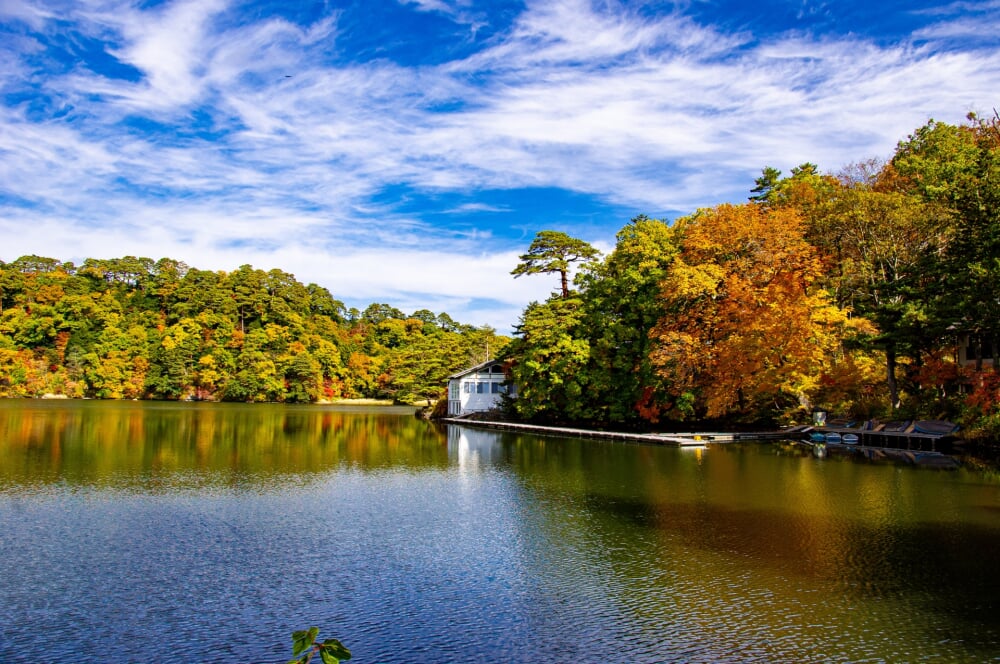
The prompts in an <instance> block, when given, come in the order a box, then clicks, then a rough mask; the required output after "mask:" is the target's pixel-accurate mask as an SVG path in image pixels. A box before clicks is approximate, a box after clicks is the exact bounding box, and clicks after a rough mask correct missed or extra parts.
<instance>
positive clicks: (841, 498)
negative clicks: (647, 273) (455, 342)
mask: <svg viewBox="0 0 1000 664" xmlns="http://www.w3.org/2000/svg"><path fill="white" fill-rule="evenodd" d="M0 464H2V465H0V557H2V558H3V560H4V561H5V567H4V571H3V572H2V578H0V660H2V661H29V659H37V657H35V655H37V652H36V651H35V646H36V639H37V634H38V633H59V634H60V638H59V639H58V640H56V641H57V644H56V645H54V646H53V648H54V650H53V651H52V652H50V653H49V654H51V655H52V658H51V659H58V657H68V656H70V655H72V654H73V651H72V648H73V647H77V644H81V643H83V644H84V645H83V646H81V647H82V648H83V651H82V654H81V657H80V658H79V659H81V660H83V661H162V660H166V659H171V657H165V656H164V655H163V653H164V652H168V653H170V654H171V656H172V658H173V659H179V660H185V661H200V660H202V659H204V658H205V655H206V653H208V652H209V650H208V646H209V645H210V644H212V643H215V642H216V639H217V637H218V633H219V625H220V624H221V625H225V626H226V627H227V628H228V629H231V630H233V631H234V632H238V633H240V634H242V635H244V636H245V637H246V640H245V641H242V642H239V643H232V644H227V649H228V650H227V651H226V654H227V655H231V659H232V660H233V661H268V662H278V661H287V655H288V647H287V632H288V631H290V630H291V629H294V628H298V627H301V626H304V625H307V624H318V625H320V626H322V627H323V628H324V632H325V633H326V632H332V633H334V634H336V635H338V636H340V637H342V638H343V639H344V640H345V641H346V642H347V643H348V645H349V646H350V647H351V648H352V650H353V651H354V652H355V661H359V662H366V661H367V662H374V661H421V662H453V661H496V660H500V659H513V660H523V661H532V660H541V661H581V662H589V661H593V662H597V661H628V662H660V661H862V660H875V661H915V660H922V659H935V660H943V661H982V660H987V659H990V658H995V654H996V653H997V652H1000V612H998V611H997V610H996V609H997V606H996V601H997V600H996V599H995V598H996V597H998V596H1000V570H998V569H997V568H996V565H995V564H994V558H992V557H991V555H990V553H991V552H992V551H995V550H998V547H1000V485H998V482H997V481H996V480H995V479H990V477H984V476H981V475H976V474H974V473H969V472H965V471H961V472H950V473H943V472H934V471H927V470H918V469H914V468H900V467H893V466H879V465H869V464H858V463H849V462H843V461H838V460H830V459H827V460H817V459H813V458H812V457H809V456H798V455H795V454H791V453H789V452H788V450H786V449H784V448H782V447H781V446H780V445H771V444H766V445H731V446H709V447H707V448H705V449H700V450H678V449H671V448H662V447H655V446H643V445H626V444H620V443H607V442H602V441H593V440H577V439H563V438H544V437H538V436H528V435H518V434H511V433H495V432H491V431H485V430H480V429H470V428H465V427H454V426H450V427H445V428H438V427H435V426H433V425H429V424H427V423H425V422H422V421H420V420H417V419H416V418H414V417H413V416H412V413H410V412H408V411H386V410H364V409H362V410H345V409H335V408H323V407H302V408H297V407H292V408H289V407H281V406H260V405H254V406H244V405H225V404H132V403H85V404H80V403H74V404H65V403H57V404H52V403H44V402H5V403H0ZM12 570H17V573H16V574H14V573H13V572H12ZM71 644H72V645H71ZM59 648H64V649H65V650H59ZM29 655H31V658H29ZM43 659H44V658H43Z"/></svg>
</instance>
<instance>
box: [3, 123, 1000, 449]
mask: <svg viewBox="0 0 1000 664" xmlns="http://www.w3.org/2000/svg"><path fill="white" fill-rule="evenodd" d="M755 184H756V186H755V187H753V189H752V190H751V191H750V192H748V193H749V194H750V195H749V198H748V200H747V201H746V202H745V203H742V204H724V205H719V206H716V207H713V208H706V209H701V210H698V211H696V212H694V213H693V214H691V215H689V216H686V217H682V218H679V219H676V220H674V221H672V222H667V221H661V220H657V219H651V218H648V217H646V216H643V215H640V216H637V217H635V218H634V219H632V220H631V221H630V222H629V223H628V224H626V225H625V226H624V227H623V228H622V229H621V230H620V231H619V232H618V234H617V238H616V245H615V247H614V249H613V250H612V251H611V252H610V253H609V254H608V255H606V256H603V255H601V254H600V253H599V252H598V251H597V250H596V249H595V248H594V247H592V246H591V245H589V244H588V243H586V242H584V241H582V240H578V239H576V238H573V237H570V236H569V235H567V234H565V233H562V232H557V231H541V232H539V233H538V234H537V236H536V237H535V240H534V242H533V243H532V244H531V246H530V248H529V249H528V251H527V253H525V254H523V255H522V256H521V259H520V260H521V262H520V263H519V264H518V265H516V266H514V268H513V272H512V274H513V275H514V277H515V278H517V277H520V276H524V275H532V274H547V275H552V278H553V279H554V280H555V279H556V278H558V287H557V288H556V290H555V291H554V292H553V294H552V295H551V296H550V297H549V298H548V299H547V300H545V301H544V302H532V303H531V304H529V305H528V306H527V307H526V309H525V310H524V311H523V313H522V315H521V318H520V320H519V322H518V324H517V327H516V333H515V335H514V338H513V339H510V338H508V337H505V336H501V335H497V334H496V332H495V331H494V330H493V329H491V328H488V327H484V328H477V327H473V326H469V325H463V324H460V323H457V322H456V321H454V320H452V319H451V317H450V316H448V315H447V314H445V313H441V314H435V313H433V312H431V311H428V310H420V311H416V312H414V313H412V314H409V315H407V314H404V313H403V312H401V311H399V310H398V309H395V308H394V307H391V306H389V305H387V304H372V305H371V306H369V307H368V308H366V309H365V310H364V311H361V312H359V311H357V310H356V309H351V310H347V309H345V307H344V305H343V303H342V302H340V301H338V300H336V299H335V298H334V297H333V296H332V295H331V294H330V292H328V291H327V290H326V289H324V288H321V287H319V286H317V285H316V284H308V285H303V284H302V283H300V282H298V281H297V280H296V279H295V277H294V276H293V275H291V274H288V273H286V272H283V271H281V270H278V269H272V270H270V271H266V272H265V271H263V270H260V269H254V268H253V267H251V266H249V265H243V266H241V267H240V268H239V269H237V270H235V271H233V272H228V273H227V272H223V271H217V272H213V271H206V270H199V269H196V268H191V267H189V266H187V265H185V264H184V263H182V262H180V261H177V260H172V259H168V258H162V259H159V260H156V261H153V260H152V259H148V258H136V257H132V256H127V257H124V258H118V259H87V260H85V261H84V262H83V264H82V265H79V266H77V265H73V264H72V263H64V262H60V261H58V260H57V259H53V258H45V257H40V256H22V257H21V258H18V259H16V260H14V261H12V262H10V263H4V262H0V396H4V397H34V396H42V395H45V394H50V395H51V394H55V395H66V396H70V397H92V398H102V399H143V398H152V399H185V400H203V399H204V400H226V401H242V402H252V401H276V402H290V403H296V402H316V401H324V400H334V399H338V398H358V397H374V398H388V399H393V400H395V401H397V402H402V403H428V402H430V401H433V400H436V399H437V398H438V397H439V396H440V395H441V393H442V390H443V388H444V386H445V383H446V380H447V377H448V376H449V375H450V374H452V373H455V372H456V371H458V370H460V369H462V368H464V367H467V366H470V365H473V364H476V363H478V362H481V361H483V360H485V359H487V355H490V356H494V357H500V358H502V359H504V360H505V361H506V366H507V367H508V369H509V375H510V379H511V380H512V381H513V382H514V383H516V384H517V387H518V398H517V399H516V400H513V401H512V402H510V403H508V404H507V406H506V407H507V409H508V411H509V414H510V415H512V416H514V417H517V418H519V419H522V420H529V421H535V422H543V423H576V424H586V425H592V426H616V427H625V428H650V427H653V426H658V427H666V426H678V425H680V424H682V423H685V422H694V421H697V422H702V423H705V422H710V421H718V422H720V423H726V424H729V425H734V424H738V423H754V424H757V425H759V424H762V423H774V424H789V423H794V422H804V421H808V418H809V415H810V413H811V412H812V411H813V410H815V409H822V410H827V411H828V412H830V413H834V414H838V415H843V416H850V417H853V418H858V419H869V418H882V419H907V418H918V417H919V418H932V419H950V420H953V421H955V422H958V423H960V424H961V425H962V426H963V428H964V429H965V431H966V432H967V434H968V435H973V436H975V435H981V436H989V437H992V438H993V439H997V438H1000V372H998V371H997V370H996V365H995V364H994V362H993V358H996V357H997V356H998V350H1000V349H998V340H1000V290H998V287H997V284H998V283H1000V281H998V279H1000V117H998V116H997V115H996V114H995V113H994V116H993V117H991V118H988V119H984V118H981V117H979V116H976V115H974V114H970V115H969V116H968V119H967V122H965V123H963V124H961V125H950V124H946V123H941V122H935V121H933V120H931V121H929V122H927V123H926V124H925V125H924V126H922V127H920V128H918V129H917V130H916V131H914V132H913V133H912V134H911V135H909V136H908V137H906V139H904V140H902V141H900V142H899V144H898V145H897V147H896V150H895V152H894V154H893V155H892V156H891V158H889V159H888V160H886V161H884V162H880V161H875V160H870V161H865V162H860V163H857V164H853V165H850V166H847V167H845V168H844V169H843V170H841V171H840V172H839V173H836V174H827V173H821V172H820V170H819V168H818V167H817V166H816V165H815V164H812V163H804V164H802V165H800V166H798V167H796V168H793V169H792V171H791V173H790V174H788V175H787V176H785V175H783V174H782V173H781V172H780V171H778V170H777V169H774V168H770V167H768V168H764V169H763V171H762V173H761V176H760V177H759V178H757V180H756V183H755Z"/></svg>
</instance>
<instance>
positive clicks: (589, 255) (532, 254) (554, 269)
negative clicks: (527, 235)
mask: <svg viewBox="0 0 1000 664" xmlns="http://www.w3.org/2000/svg"><path fill="white" fill-rule="evenodd" d="M598 256H600V252H599V251H597V249H595V248H594V247H592V246H590V245H589V244H588V243H586V242H584V241H583V240H578V239H576V238H573V237H570V236H569V235H567V234H566V233H562V232H559V231H539V232H538V234H537V235H535V239H534V240H533V241H532V243H531V246H530V247H528V253H526V254H522V255H521V257H520V260H521V262H520V264H518V266H517V267H515V268H514V269H513V270H512V271H511V274H513V275H514V278H515V279H516V278H517V277H520V276H523V275H526V274H552V273H558V274H559V286H560V293H561V294H562V296H563V297H564V298H567V297H569V270H570V265H571V264H572V263H576V262H580V261H583V262H584V263H585V264H586V263H588V262H590V261H593V260H595V259H596V258H597V257H598Z"/></svg>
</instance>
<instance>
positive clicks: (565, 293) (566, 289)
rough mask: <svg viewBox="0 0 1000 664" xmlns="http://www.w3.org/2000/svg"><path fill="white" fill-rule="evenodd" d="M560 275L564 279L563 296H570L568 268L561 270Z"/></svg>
mask: <svg viewBox="0 0 1000 664" xmlns="http://www.w3.org/2000/svg"><path fill="white" fill-rule="evenodd" d="M559 276H560V278H561V279H562V282H561V284H562V296H563V297H569V274H568V270H559Z"/></svg>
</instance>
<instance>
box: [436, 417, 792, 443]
mask: <svg viewBox="0 0 1000 664" xmlns="http://www.w3.org/2000/svg"><path fill="white" fill-rule="evenodd" d="M439 421H440V422H444V423H445V424H458V425H461V426H469V427H479V428H483V429H496V430H499V431H520V432H523V433H532V434H535V435H538V436H559V437H562V438H600V439H605V440H621V441H628V442H633V443H650V444H654V445H667V446H670V447H701V446H704V445H707V444H709V443H732V442H736V441H747V440H778V439H783V438H794V437H797V436H798V434H796V433H791V432H789V431H766V432H750V433H748V432H736V433H734V432H704V433H701V432H699V433H632V432H626V431H603V430H598V429H574V428H570V427H549V426H541V425H538V424H523V423H521V422H495V421H484V420H472V419H466V418H457V417H449V418H444V419H441V420H439Z"/></svg>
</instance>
